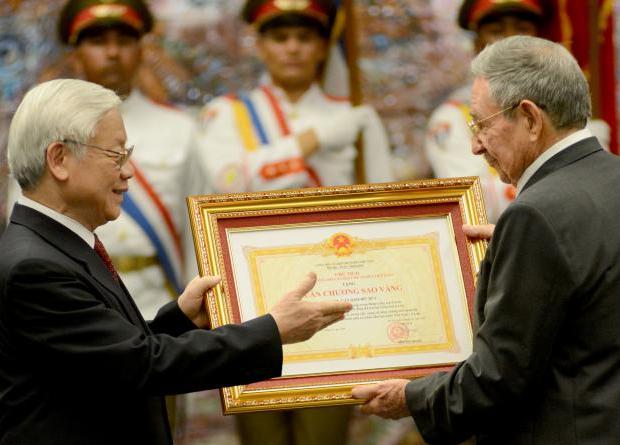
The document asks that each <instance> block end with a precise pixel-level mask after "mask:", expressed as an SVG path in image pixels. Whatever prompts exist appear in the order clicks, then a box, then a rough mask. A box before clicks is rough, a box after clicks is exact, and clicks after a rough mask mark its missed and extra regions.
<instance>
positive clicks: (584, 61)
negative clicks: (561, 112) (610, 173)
mask: <svg viewBox="0 0 620 445" xmlns="http://www.w3.org/2000/svg"><path fill="white" fill-rule="evenodd" d="M553 2H554V14H553V17H552V19H551V21H550V23H549V26H548V29H546V30H545V31H544V32H543V36H544V37H546V38H548V39H550V40H554V41H556V42H560V43H562V44H563V45H564V46H565V47H566V48H567V49H568V50H570V52H571V53H572V54H573V55H574V56H575V58H576V59H577V61H578V62H579V65H580V66H581V68H582V69H583V71H584V73H585V74H586V77H587V78H588V81H589V82H590V88H591V92H592V108H593V109H592V111H593V116H594V117H595V118H599V119H603V120H604V121H605V122H607V124H608V125H609V128H610V130H611V134H610V136H611V138H610V144H609V148H610V150H611V152H612V153H616V154H618V153H619V151H618V131H617V130H618V128H617V117H616V79H615V73H616V70H615V49H614V20H613V6H614V5H613V0H589V1H583V0H553Z"/></svg>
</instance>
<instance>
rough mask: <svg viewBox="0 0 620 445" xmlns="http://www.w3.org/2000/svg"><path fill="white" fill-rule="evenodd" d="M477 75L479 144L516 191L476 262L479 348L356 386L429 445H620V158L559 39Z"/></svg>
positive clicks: (508, 43)
mask: <svg viewBox="0 0 620 445" xmlns="http://www.w3.org/2000/svg"><path fill="white" fill-rule="evenodd" d="M472 71H473V74H474V76H475V81H474V85H473V90H472V97H473V101H472V111H471V114H472V118H473V119H472V121H471V122H470V123H469V126H470V128H471V130H472V143H473V151H474V153H476V154H478V155H482V156H484V157H485V158H486V160H487V161H488V162H489V164H491V165H492V166H493V167H495V168H496V169H497V171H498V172H500V175H501V177H502V179H503V180H504V181H505V182H509V183H512V184H513V185H515V186H516V187H517V191H518V196H517V199H516V200H515V201H514V202H513V203H512V204H511V205H510V206H509V207H508V209H507V210H506V211H505V213H503V215H502V216H501V217H500V219H499V221H498V223H497V226H496V227H495V231H494V233H493V237H492V239H491V243H490V245H489V248H488V250H487V254H486V257H485V259H484V260H483V262H482V264H481V267H480V274H479V277H478V283H477V290H476V310H475V321H476V331H475V337H474V352H473V353H472V354H471V355H470V356H469V357H468V358H467V359H466V360H465V361H464V362H462V363H460V364H459V365H457V366H456V367H455V368H454V369H453V370H452V371H451V372H448V373H437V374H432V375H430V376H428V377H425V378H421V379H417V380H413V381H406V380H390V381H386V382H383V383H379V384H377V385H370V386H361V387H357V388H354V390H353V394H354V396H355V397H357V398H360V399H365V404H364V406H363V411H365V412H367V413H373V414H377V415H380V416H383V417H391V418H397V417H403V416H407V415H411V416H412V417H413V419H414V421H415V423H416V425H417V427H418V429H419V430H420V432H421V434H422V436H423V437H424V439H425V440H426V441H427V442H428V443H430V444H452V443H458V442H459V441H462V440H465V439H467V438H468V437H470V436H472V435H475V436H476V438H477V443H478V445H486V444H500V443H501V444H504V445H507V444H508V445H509V444H528V445H542V444H545V445H548V444H562V445H567V444H571V445H585V444H610V443H617V441H618V438H619V437H620V423H619V422H618V418H620V262H619V261H618V258H620V232H619V231H618V230H617V228H618V221H619V220H620V200H619V199H609V194H610V193H611V192H612V191H613V190H615V189H616V188H617V186H618V183H620V159H618V158H617V157H615V156H613V155H610V154H608V153H606V152H605V151H604V150H603V149H602V148H601V147H600V145H599V143H598V142H597V140H596V139H595V138H593V137H592V135H591V134H590V133H589V130H587V129H585V125H586V121H587V119H588V117H589V116H590V97H589V92H588V84H587V82H586V79H585V78H584V76H583V74H582V72H581V70H580V69H579V66H578V65H577V62H576V61H575V60H574V58H573V57H572V56H571V55H570V54H569V52H568V51H566V49H565V48H563V47H562V46H561V45H558V44H555V43H552V42H549V41H546V40H543V39H539V38H535V37H525V36H520V37H511V38H507V39H505V40H502V41H500V42H497V43H495V44H493V45H491V46H489V47H487V48H486V49H485V50H484V51H482V53H480V54H479V55H478V56H477V57H476V59H475V60H474V61H473V63H472ZM609 94H613V92H609Z"/></svg>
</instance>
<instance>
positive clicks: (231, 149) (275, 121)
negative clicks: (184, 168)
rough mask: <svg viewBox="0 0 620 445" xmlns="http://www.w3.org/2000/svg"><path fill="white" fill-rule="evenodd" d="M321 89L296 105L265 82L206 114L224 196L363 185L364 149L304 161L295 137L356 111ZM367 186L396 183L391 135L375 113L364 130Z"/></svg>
mask: <svg viewBox="0 0 620 445" xmlns="http://www.w3.org/2000/svg"><path fill="white" fill-rule="evenodd" d="M350 107H351V104H350V103H349V102H348V101H347V100H343V99H338V98H334V97H331V96H328V95H326V94H325V93H324V92H323V91H322V90H321V88H320V87H319V86H318V85H316V84H314V85H312V86H311V87H310V88H309V89H308V91H307V92H306V93H305V94H304V95H303V96H302V97H301V98H300V99H299V100H298V101H297V102H296V103H291V102H290V101H289V100H288V98H287V96H286V94H285V93H284V91H282V90H281V89H280V88H278V87H276V86H274V85H271V84H269V83H265V84H263V85H261V86H260V87H258V88H256V89H254V90H252V91H251V92H250V93H249V94H247V95H241V94H240V95H238V96H225V97H220V98H217V99H215V100H214V101H213V102H211V103H210V104H209V105H207V106H206V107H205V109H204V110H203V112H202V113H201V118H202V122H203V130H204V132H203V137H202V144H201V145H202V147H201V152H202V155H203V157H204V162H203V166H204V169H205V171H206V172H208V175H207V176H208V178H209V179H210V180H211V182H212V184H211V188H212V189H213V190H215V191H217V192H219V193H232V192H241V191H261V190H279V189H289V188H301V187H309V186H316V185H347V184H353V183H355V158H356V155H357V154H356V153H357V152H356V149H355V147H354V146H353V145H350V146H346V147H343V148H342V149H341V150H338V151H329V152H327V151H321V150H318V151H317V152H315V153H314V154H313V155H312V156H310V157H308V158H307V159H306V160H304V158H303V156H302V153H301V150H300V148H299V146H298V143H297V141H296V139H295V135H296V134H298V133H300V132H302V131H303V130H307V129H309V128H311V127H315V128H316V127H319V126H321V125H323V124H325V123H326V122H329V119H330V118H333V116H334V115H335V114H336V113H339V112H342V111H343V110H346V109H349V108H350ZM362 134H363V138H364V147H365V148H364V168H365V173H366V181H367V182H387V181H392V180H393V174H392V167H391V158H390V149H389V142H388V139H387V135H386V133H385V129H384V128H383V125H382V124H381V121H380V120H379V118H378V116H377V115H376V113H373V114H372V115H371V117H370V119H369V122H368V123H367V125H366V127H365V129H364V130H363V132H362Z"/></svg>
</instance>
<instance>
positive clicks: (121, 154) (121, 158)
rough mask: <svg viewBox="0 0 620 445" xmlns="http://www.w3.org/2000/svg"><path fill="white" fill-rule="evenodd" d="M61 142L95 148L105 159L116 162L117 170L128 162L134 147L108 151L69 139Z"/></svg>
mask: <svg viewBox="0 0 620 445" xmlns="http://www.w3.org/2000/svg"><path fill="white" fill-rule="evenodd" d="M61 142H62V143H69V144H77V145H83V146H84V147H89V148H96V149H97V150H100V151H102V152H103V153H104V154H105V155H106V156H107V157H109V158H112V159H114V161H115V162H116V166H117V167H118V169H119V170H120V169H121V168H122V167H123V165H125V163H126V162H127V161H128V160H129V157H130V156H131V153H133V148H134V146H133V145H132V146H131V147H129V148H125V149H123V151H116V150H110V149H108V148H103V147H98V146H97V145H92V144H85V143H83V142H78V141H73V140H71V139H63V140H62V141H61Z"/></svg>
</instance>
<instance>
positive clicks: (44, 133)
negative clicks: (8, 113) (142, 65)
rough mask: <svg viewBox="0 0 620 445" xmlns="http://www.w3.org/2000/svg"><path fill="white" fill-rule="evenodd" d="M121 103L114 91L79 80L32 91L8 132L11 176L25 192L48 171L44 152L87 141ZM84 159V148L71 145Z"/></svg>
mask: <svg viewBox="0 0 620 445" xmlns="http://www.w3.org/2000/svg"><path fill="white" fill-rule="evenodd" d="M120 103H121V100H120V99H119V97H118V96H117V95H116V93H114V92H113V91H111V90H108V89H106V88H104V87H102V86H100V85H97V84H94V83H91V82H86V81H83V80H77V79H57V80H50V81H49V82H43V83H41V84H39V85H37V86H35V87H34V88H32V89H31V90H30V91H28V93H26V95H25V96H24V98H23V100H22V102H21V103H20V105H19V107H18V108H17V111H16V112H15V115H14V116H13V120H12V121H11V127H10V129H9V140H8V147H7V157H8V161H9V167H10V169H11V174H12V175H13V177H14V178H15V179H16V180H17V182H19V185H20V186H21V187H22V189H24V190H28V189H31V188H32V187H34V186H35V185H36V184H37V183H38V182H39V180H40V179H41V177H42V176H43V173H44V171H45V150H46V148H47V147H48V146H49V145H50V144H51V143H53V142H55V141H62V140H65V139H70V140H74V141H79V142H86V141H88V139H90V138H91V137H92V136H93V135H94V132H95V127H96V125H97V123H98V122H99V120H100V119H101V117H102V116H103V115H104V114H105V113H106V112H107V111H109V110H110V109H112V108H114V107H117V106H118V105H119V104H120ZM68 147H69V149H70V150H71V151H72V152H73V153H74V154H75V155H76V156H82V155H83V154H84V151H85V148H84V147H82V146H81V145H78V144H69V145H68Z"/></svg>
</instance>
